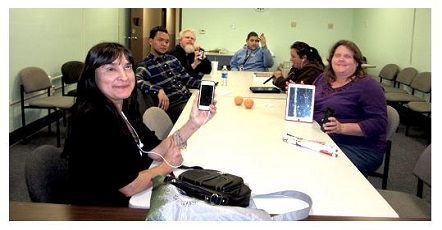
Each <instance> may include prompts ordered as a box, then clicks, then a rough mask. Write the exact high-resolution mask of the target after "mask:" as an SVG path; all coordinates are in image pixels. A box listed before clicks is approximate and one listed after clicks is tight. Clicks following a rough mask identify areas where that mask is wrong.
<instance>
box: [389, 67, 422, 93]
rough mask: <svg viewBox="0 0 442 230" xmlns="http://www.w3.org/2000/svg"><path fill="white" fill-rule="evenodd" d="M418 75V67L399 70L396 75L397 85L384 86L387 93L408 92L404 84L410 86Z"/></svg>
mask: <svg viewBox="0 0 442 230" xmlns="http://www.w3.org/2000/svg"><path fill="white" fill-rule="evenodd" d="M416 75H417V69H416V68H414V67H407V68H405V69H402V70H400V71H399V72H398V74H397V77H396V87H384V90H385V93H408V91H406V90H405V89H403V88H401V85H403V86H410V84H411V82H412V81H413V79H414V77H415V76H416Z"/></svg>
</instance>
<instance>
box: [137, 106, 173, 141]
mask: <svg viewBox="0 0 442 230" xmlns="http://www.w3.org/2000/svg"><path fill="white" fill-rule="evenodd" d="M143 123H144V124H145V125H146V126H147V127H149V129H150V130H152V131H155V135H156V136H157V137H158V139H160V140H163V139H164V138H166V137H167V136H168V135H169V133H170V131H171V130H172V128H173V123H172V120H171V119H170V117H169V115H168V114H167V113H166V112H165V111H164V110H162V109H161V108H159V107H156V106H152V107H150V108H148V109H147V110H146V112H144V114H143Z"/></svg>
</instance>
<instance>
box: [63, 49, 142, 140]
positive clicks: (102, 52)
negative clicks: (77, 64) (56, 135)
mask: <svg viewBox="0 0 442 230" xmlns="http://www.w3.org/2000/svg"><path fill="white" fill-rule="evenodd" d="M121 56H124V57H125V58H126V59H127V60H128V61H129V62H130V63H131V64H132V67H133V68H135V66H134V59H133V56H132V52H131V51H130V50H129V49H127V48H126V47H125V46H123V45H121V44H119V43H114V42H103V43H99V44H97V45H95V46H93V47H92V48H91V49H90V50H89V52H88V53H87V55H86V59H85V61H84V67H83V71H82V73H81V76H80V79H79V81H78V83H77V93H78V95H77V98H76V100H75V103H74V105H73V106H72V107H71V109H70V116H69V124H68V134H69V132H70V129H71V127H72V126H73V125H75V122H76V118H77V117H78V116H81V115H82V114H84V113H86V112H87V111H89V110H90V109H94V108H103V109H106V110H109V111H110V112H111V113H112V114H113V115H114V116H116V117H117V119H120V120H121V125H122V126H123V127H125V123H124V120H122V118H121V115H120V114H119V112H118V110H117V108H116V107H115V105H114V103H113V102H111V101H110V100H109V99H108V98H107V97H106V96H105V95H104V94H103V93H102V92H101V90H100V89H99V88H98V86H97V83H96V81H95V70H96V69H97V68H99V67H100V66H103V65H106V64H111V63H112V62H113V61H115V60H116V59H118V58H120V57H121ZM134 72H135V70H134ZM136 94H137V90H134V89H133V90H132V94H131V96H130V97H129V98H127V99H125V100H124V101H123V112H124V113H125V114H126V116H127V117H128V119H129V120H130V121H131V123H133V124H140V121H141V116H140V113H139V105H138V102H137V100H136V98H137V95H136ZM126 129H127V128H123V130H126Z"/></svg>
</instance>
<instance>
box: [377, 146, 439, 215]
mask: <svg viewBox="0 0 442 230" xmlns="http://www.w3.org/2000/svg"><path fill="white" fill-rule="evenodd" d="M413 175H415V176H416V177H417V179H418V183H417V191H416V195H414V194H409V193H404V192H399V191H392V190H378V192H379V193H380V194H381V195H382V196H383V197H384V199H385V200H386V201H387V202H388V203H389V204H390V206H391V207H392V208H393V209H394V210H395V211H396V213H397V214H398V215H399V217H401V218H407V217H408V218H410V217H411V218H416V217H424V218H431V204H430V203H429V202H427V201H426V200H424V199H422V191H423V187H424V184H426V185H428V186H429V187H431V144H430V145H429V146H427V148H425V150H424V151H423V152H422V154H421V156H420V157H419V159H418V161H417V162H416V165H415V166H414V169H413Z"/></svg>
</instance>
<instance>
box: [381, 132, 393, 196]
mask: <svg viewBox="0 0 442 230" xmlns="http://www.w3.org/2000/svg"><path fill="white" fill-rule="evenodd" d="M390 157H391V141H390V140H388V141H387V146H386V151H385V160H384V173H383V175H382V189H387V182H388V172H389V171H390Z"/></svg>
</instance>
